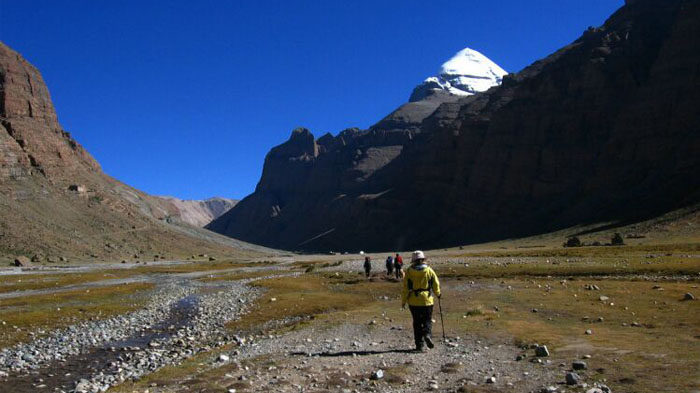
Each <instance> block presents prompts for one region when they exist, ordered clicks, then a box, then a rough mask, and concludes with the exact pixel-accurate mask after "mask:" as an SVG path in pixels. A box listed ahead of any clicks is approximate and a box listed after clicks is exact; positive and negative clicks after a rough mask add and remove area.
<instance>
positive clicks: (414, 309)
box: [408, 306, 433, 348]
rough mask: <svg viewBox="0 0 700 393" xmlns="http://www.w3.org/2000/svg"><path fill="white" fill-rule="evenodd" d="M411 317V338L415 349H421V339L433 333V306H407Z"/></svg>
mask: <svg viewBox="0 0 700 393" xmlns="http://www.w3.org/2000/svg"><path fill="white" fill-rule="evenodd" d="M408 308H409V309H410V310H411V316H412V317H413V338H414V339H415V340H416V348H422V347H423V337H426V336H428V337H431V338H432V333H433V306H408Z"/></svg>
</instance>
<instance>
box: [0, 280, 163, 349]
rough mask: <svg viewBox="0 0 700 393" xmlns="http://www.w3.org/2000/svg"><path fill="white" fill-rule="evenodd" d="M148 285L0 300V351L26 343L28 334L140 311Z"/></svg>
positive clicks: (108, 287)
mask: <svg viewBox="0 0 700 393" xmlns="http://www.w3.org/2000/svg"><path fill="white" fill-rule="evenodd" d="M151 288H153V285H152V284H143V283H139V284H128V285H127V284H124V285H115V286H106V287H99V288H91V289H89V290H85V289H82V290H72V291H65V292H60V293H56V294H50V295H37V296H29V297H20V298H13V299H3V300H0V321H4V322H5V324H0V348H5V347H9V346H11V345H13V344H16V343H18V342H24V341H27V340H28V339H29V338H30V335H29V333H30V332H31V331H39V330H46V331H50V330H53V329H57V328H62V327H66V326H69V325H71V324H74V323H76V322H80V321H83V320H86V319H91V318H108V317H110V316H113V315H118V314H124V313H127V312H130V311H134V310H136V309H138V308H140V307H141V306H142V305H143V304H144V303H145V302H146V301H147V300H148V299H147V297H146V296H145V294H146V293H147V292H148V290H150V289H151Z"/></svg>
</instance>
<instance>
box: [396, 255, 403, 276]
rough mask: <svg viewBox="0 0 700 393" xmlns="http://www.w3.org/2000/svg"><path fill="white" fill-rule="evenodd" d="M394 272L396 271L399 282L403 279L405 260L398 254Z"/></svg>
mask: <svg viewBox="0 0 700 393" xmlns="http://www.w3.org/2000/svg"><path fill="white" fill-rule="evenodd" d="M394 271H396V279H397V280H400V279H402V278H403V258H401V255H399V253H396V258H394Z"/></svg>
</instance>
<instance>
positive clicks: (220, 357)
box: [218, 354, 231, 362]
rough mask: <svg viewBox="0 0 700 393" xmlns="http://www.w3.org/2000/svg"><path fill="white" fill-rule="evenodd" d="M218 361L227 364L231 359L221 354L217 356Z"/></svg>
mask: <svg viewBox="0 0 700 393" xmlns="http://www.w3.org/2000/svg"><path fill="white" fill-rule="evenodd" d="M218 360H219V361H220V362H228V361H229V360H231V358H230V357H229V356H228V355H224V354H221V355H219V358H218Z"/></svg>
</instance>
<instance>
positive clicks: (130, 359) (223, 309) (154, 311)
mask: <svg viewBox="0 0 700 393" xmlns="http://www.w3.org/2000/svg"><path fill="white" fill-rule="evenodd" d="M263 278H264V277H263ZM259 279H261V278H257V279H247V280H239V281H236V282H231V283H226V282H222V283H217V284H216V288H218V291H216V292H211V291H206V292H200V291H199V290H200V289H202V287H205V286H207V284H204V283H199V282H194V281H182V280H180V281H174V282H168V283H165V284H164V285H162V286H160V287H158V288H157V289H155V290H154V291H153V293H152V294H151V296H150V298H151V300H150V301H149V303H148V304H147V305H146V306H145V307H144V308H143V309H141V310H138V311H135V312H132V313H128V314H125V315H120V316H116V317H112V318H109V319H105V320H100V321H86V322H82V323H79V324H76V325H73V326H70V327H69V328H66V329H61V330H56V331H54V332H51V333H49V334H48V335H47V336H45V337H42V338H38V339H35V340H34V341H32V342H29V343H24V344H18V345H16V346H14V347H11V348H7V349H3V350H2V351H1V352H0V369H2V370H7V371H8V373H9V374H10V378H11V375H13V374H14V375H23V374H26V373H28V372H31V371H32V370H37V369H40V368H41V367H43V366H46V365H48V364H50V363H53V362H64V361H65V360H66V359H67V358H69V357H71V356H73V355H78V354H80V353H85V352H87V351H89V350H91V349H93V348H97V347H108V346H110V345H113V344H114V343H116V342H124V341H125V340H128V339H130V338H132V337H138V334H139V332H142V331H144V330H146V329H150V328H152V327H154V326H155V325H158V324H159V323H163V322H165V321H168V317H170V316H171V310H172V309H173V307H174V306H175V305H176V304H177V303H178V302H179V301H181V300H183V299H185V298H188V297H193V298H194V299H196V304H195V306H194V313H193V315H192V316H191V320H189V321H188V322H187V323H185V324H183V326H179V327H178V328H177V330H175V331H173V332H172V333H171V334H163V335H160V336H158V338H156V339H154V340H153V341H151V342H149V343H148V345H144V346H143V347H124V348H121V349H115V348H112V350H115V351H121V353H120V354H119V356H118V357H115V359H116V360H114V361H112V362H110V363H109V364H106V365H104V367H103V368H101V370H100V371H97V372H96V373H95V375H92V376H91V377H90V378H84V379H81V380H79V381H76V383H75V386H74V388H73V390H72V392H76V393H96V392H103V391H106V390H107V389H109V387H111V386H113V385H116V384H118V383H121V382H123V381H126V380H129V379H133V380H136V379H138V378H140V377H141V376H143V375H146V374H149V373H152V372H154V371H156V370H158V369H159V368H161V367H163V366H166V365H171V364H177V363H179V362H181V361H182V360H184V359H186V358H189V357H191V356H193V355H195V354H197V353H199V352H204V351H210V350H212V349H213V348H216V347H219V346H222V345H225V344H229V343H232V342H235V343H238V344H239V345H244V344H245V339H243V338H240V337H237V336H230V335H228V334H227V333H226V330H225V328H224V324H225V323H226V322H228V321H230V320H234V319H237V318H239V317H240V316H241V315H242V314H243V313H245V312H246V311H247V310H248V304H250V303H251V302H252V301H253V300H254V299H255V298H256V297H257V296H259V295H260V293H261V291H262V290H261V289H259V288H255V287H252V286H249V285H246V284H248V283H249V282H251V281H255V280H259ZM228 360H229V357H228V356H227V355H223V356H220V357H219V361H220V362H227V361H228Z"/></svg>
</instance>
